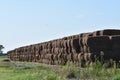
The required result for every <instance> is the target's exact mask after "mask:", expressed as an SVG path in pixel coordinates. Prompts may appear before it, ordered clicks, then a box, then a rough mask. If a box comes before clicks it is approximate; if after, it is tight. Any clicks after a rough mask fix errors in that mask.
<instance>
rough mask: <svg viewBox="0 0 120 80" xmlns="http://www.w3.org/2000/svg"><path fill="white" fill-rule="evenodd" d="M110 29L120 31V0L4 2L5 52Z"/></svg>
mask: <svg viewBox="0 0 120 80" xmlns="http://www.w3.org/2000/svg"><path fill="white" fill-rule="evenodd" d="M108 28H110V29H111V28H115V29H120V0H0V44H2V45H4V47H5V49H4V52H7V51H8V50H11V49H14V48H17V47H20V46H25V45H29V44H34V43H40V42H44V41H48V40H52V39H56V38H61V37H64V36H68V35H74V34H78V33H82V32H90V31H95V30H100V29H108Z"/></svg>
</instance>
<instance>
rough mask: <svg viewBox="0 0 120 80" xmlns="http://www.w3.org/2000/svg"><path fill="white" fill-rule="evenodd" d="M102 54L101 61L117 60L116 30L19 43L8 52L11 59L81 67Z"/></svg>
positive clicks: (118, 32)
mask: <svg viewBox="0 0 120 80" xmlns="http://www.w3.org/2000/svg"><path fill="white" fill-rule="evenodd" d="M101 53H104V57H103V58H104V60H110V59H113V60H115V61H116V62H119V60H120V54H119V53H120V30H112V29H107V30H101V31H95V32H91V33H82V34H78V35H72V36H68V37H64V38H60V39H56V40H51V41H48V42H43V43H38V44H33V45H29V46H23V47H19V48H16V49H14V50H11V51H8V53H7V54H8V57H9V58H10V59H11V60H13V61H27V62H39V63H46V64H51V65H65V64H66V63H67V62H73V63H75V64H79V65H80V66H83V65H84V64H86V63H88V62H89V63H92V62H94V61H95V57H94V56H96V57H98V59H99V57H100V54H101Z"/></svg>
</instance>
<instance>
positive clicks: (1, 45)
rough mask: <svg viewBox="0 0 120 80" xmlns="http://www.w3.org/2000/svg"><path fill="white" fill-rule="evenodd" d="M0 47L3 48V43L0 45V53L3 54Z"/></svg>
mask: <svg viewBox="0 0 120 80" xmlns="http://www.w3.org/2000/svg"><path fill="white" fill-rule="evenodd" d="M2 49H4V46H3V45H0V54H3V51H2Z"/></svg>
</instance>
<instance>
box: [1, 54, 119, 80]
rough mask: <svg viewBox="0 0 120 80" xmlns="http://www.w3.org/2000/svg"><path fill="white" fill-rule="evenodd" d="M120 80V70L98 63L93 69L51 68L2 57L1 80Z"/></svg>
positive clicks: (66, 66)
mask: <svg viewBox="0 0 120 80" xmlns="http://www.w3.org/2000/svg"><path fill="white" fill-rule="evenodd" d="M79 79H80V80H120V70H119V69H117V68H116V66H115V65H114V66H113V67H112V68H105V67H103V66H102V65H101V64H100V62H98V61H97V62H96V63H95V64H94V65H93V67H86V68H79V67H76V66H74V65H73V64H72V63H68V64H67V65H65V66H51V65H45V64H39V63H30V62H29V63H28V62H11V61H9V60H8V59H7V57H6V56H0V80H79Z"/></svg>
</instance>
